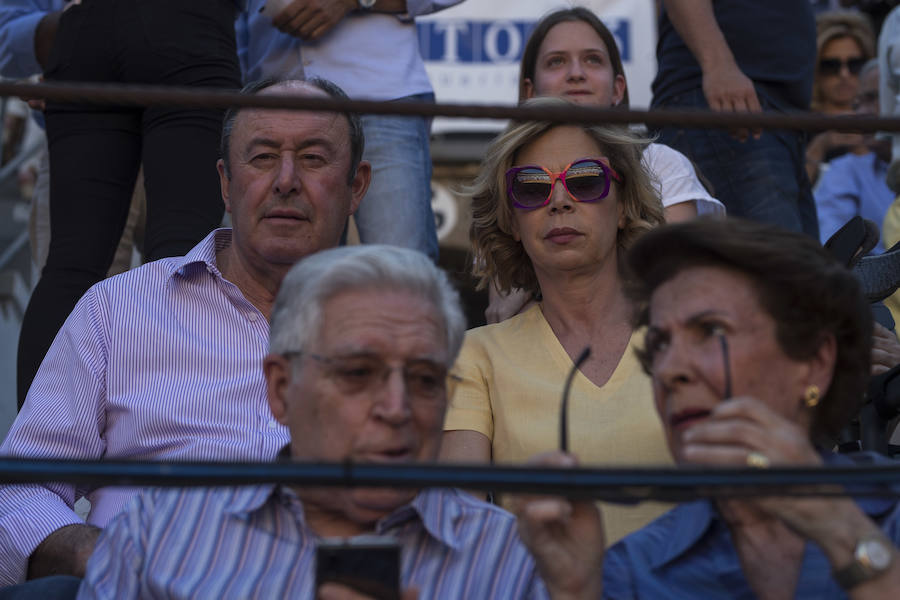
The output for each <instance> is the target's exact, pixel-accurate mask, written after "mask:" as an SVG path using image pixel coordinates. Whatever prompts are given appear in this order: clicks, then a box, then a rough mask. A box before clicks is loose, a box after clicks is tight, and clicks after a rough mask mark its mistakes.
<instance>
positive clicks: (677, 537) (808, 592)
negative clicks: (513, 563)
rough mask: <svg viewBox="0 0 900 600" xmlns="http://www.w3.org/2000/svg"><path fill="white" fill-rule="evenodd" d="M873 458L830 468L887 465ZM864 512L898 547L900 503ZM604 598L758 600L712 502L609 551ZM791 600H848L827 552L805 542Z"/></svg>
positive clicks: (875, 503) (829, 458) (666, 518)
mask: <svg viewBox="0 0 900 600" xmlns="http://www.w3.org/2000/svg"><path fill="white" fill-rule="evenodd" d="M873 456H874V455H871V454H863V453H861V454H859V455H856V456H853V457H850V456H849V455H836V454H829V455H825V456H823V458H824V460H825V462H826V463H828V464H836V465H841V464H851V463H854V462H871V461H873V460H876V461H877V460H882V461H886V460H888V459H886V458H884V457H879V458H873ZM856 502H857V504H858V505H859V507H860V509H862V511H863V512H865V513H866V514H867V515H868V516H869V517H870V518H872V519H873V520H874V521H876V522H877V523H879V524H880V525H881V528H882V530H883V531H884V532H885V534H886V535H887V536H888V537H889V538H890V539H891V540H893V541H894V543H895V544H896V543H898V542H900V504H898V503H897V502H896V501H895V500H885V499H877V498H864V499H857V500H856ZM603 597H604V598H615V599H617V600H619V599H624V598H653V599H665V598H673V599H674V598H678V599H684V598H703V599H704V600H707V599H716V598H722V599H723V600H724V599H726V598H727V599H729V600H732V599H736V600H737V599H744V598H746V599H752V598H756V595H755V594H754V592H753V590H752V589H751V588H750V584H749V583H748V582H747V579H746V577H744V572H743V570H742V569H741V563H740V559H739V558H738V554H737V551H736V550H735V547H734V544H733V543H732V539H731V531H730V530H729V529H728V526H727V525H726V524H725V522H724V521H723V520H722V518H721V517H720V516H719V514H718V512H717V511H716V509H715V506H714V505H713V504H712V503H711V502H710V501H708V500H703V501H697V502H690V503H687V504H681V505H679V506H677V507H676V508H674V509H672V510H670V511H669V512H667V513H666V514H664V515H663V516H661V517H660V518H658V519H657V520H655V521H653V522H652V523H650V524H649V525H647V526H646V527H644V528H643V529H640V530H638V531H636V532H634V533H633V534H631V535H629V536H627V537H626V538H624V539H623V540H621V541H620V542H619V543H617V544H616V545H615V546H613V547H612V548H610V550H609V552H607V555H606V561H605V563H604V569H603ZM794 597H795V598H798V599H807V598H808V599H809V600H814V599H815V600H830V599H835V600H836V599H839V598H847V595H846V594H845V593H844V591H843V590H842V589H841V588H840V587H839V586H838V584H837V583H836V582H835V581H834V579H832V577H831V565H830V564H829V563H828V559H827V558H826V557H825V554H824V553H823V552H822V550H821V549H820V548H819V547H818V546H817V545H816V544H814V543H812V542H807V543H806V547H805V549H804V552H803V562H802V564H801V567H800V577H799V579H798V581H797V589H796V591H795V593H794Z"/></svg>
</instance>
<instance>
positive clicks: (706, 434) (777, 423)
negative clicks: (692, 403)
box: [682, 396, 822, 467]
mask: <svg viewBox="0 0 900 600" xmlns="http://www.w3.org/2000/svg"><path fill="white" fill-rule="evenodd" d="M801 402H802V400H801V399H800V398H798V399H797V403H798V405H799V404H800V403H801ZM682 439H683V445H682V457H683V458H684V460H685V461H687V462H689V463H692V464H702V465H715V466H723V467H739V466H744V465H746V464H747V455H748V454H749V453H751V452H758V453H760V454H762V455H763V456H765V457H766V458H767V459H768V461H769V463H770V464H772V465H793V466H804V465H819V464H822V459H821V458H820V457H819V455H818V453H817V452H816V451H815V449H814V448H813V447H812V444H811V443H810V441H809V436H808V434H807V433H806V431H804V429H803V428H802V427H801V426H800V425H798V424H796V423H794V422H793V421H790V420H788V419H786V418H785V417H783V416H782V415H780V414H778V413H776V412H775V411H774V410H773V409H771V408H769V406H768V405H767V404H765V403H764V402H761V401H759V400H757V399H756V398H750V397H748V396H743V397H736V398H731V399H729V400H726V401H724V402H721V403H719V404H718V405H717V406H716V407H715V408H714V409H713V410H712V412H711V413H710V415H709V417H708V418H706V419H703V420H702V421H700V422H698V423H697V424H696V425H694V426H692V427H690V428H689V429H688V430H687V431H685V432H684V436H683V438H682Z"/></svg>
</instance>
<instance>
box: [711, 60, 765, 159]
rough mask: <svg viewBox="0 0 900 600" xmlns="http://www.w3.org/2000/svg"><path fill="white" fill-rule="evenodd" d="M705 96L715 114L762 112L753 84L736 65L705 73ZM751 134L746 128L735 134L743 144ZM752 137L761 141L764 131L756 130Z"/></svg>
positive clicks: (738, 130)
mask: <svg viewBox="0 0 900 600" xmlns="http://www.w3.org/2000/svg"><path fill="white" fill-rule="evenodd" d="M703 95H704V96H706V102H707V103H708V104H709V107H710V108H711V109H712V110H714V111H715V112H735V113H757V112H762V106H761V105H760V103H759V98H758V97H757V96H756V89H755V88H754V87H753V82H752V81H751V80H750V78H749V77H747V76H746V75H744V73H743V72H742V71H741V70H740V69H739V68H738V66H737V65H736V64H734V63H732V64H730V65H729V66H723V67H719V68H716V69H713V70H710V71H704V73H703ZM749 134H750V132H748V130H747V129H746V128H740V129H737V130H736V131H735V132H734V133H733V135H734V136H735V137H737V138H738V139H739V140H740V141H742V142H743V141H746V140H747V137H748V135H749ZM752 135H753V137H754V139H759V137H760V136H761V135H762V130H760V129H754V130H753V131H752Z"/></svg>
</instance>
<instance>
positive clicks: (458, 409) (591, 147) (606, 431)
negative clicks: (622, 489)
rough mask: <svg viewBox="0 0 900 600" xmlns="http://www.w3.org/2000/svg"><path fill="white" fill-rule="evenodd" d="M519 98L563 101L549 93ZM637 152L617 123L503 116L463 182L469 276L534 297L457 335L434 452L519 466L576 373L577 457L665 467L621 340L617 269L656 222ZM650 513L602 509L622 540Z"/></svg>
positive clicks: (638, 375)
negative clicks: (468, 212)
mask: <svg viewBox="0 0 900 600" xmlns="http://www.w3.org/2000/svg"><path fill="white" fill-rule="evenodd" d="M527 104H528V105H529V106H555V107H565V106H569V104H568V103H567V102H565V101H563V100H559V99H555V98H539V99H535V100H532V101H530V102H528V103H527ZM642 147H643V143H642V141H641V140H640V139H638V138H635V137H634V136H633V135H631V134H630V133H629V132H628V131H627V130H626V129H624V128H612V127H598V126H586V125H585V126H569V125H552V124H548V123H513V124H512V125H510V126H509V127H508V128H507V130H506V131H505V132H504V133H503V134H502V135H501V136H500V137H499V138H497V139H496V140H495V141H494V142H493V144H492V145H491V147H490V148H489V149H488V152H487V154H486V157H487V158H486V159H485V163H484V166H483V168H482V171H481V173H480V175H479V176H478V178H477V180H476V181H475V183H474V185H473V187H472V189H471V190H470V193H471V197H472V211H473V224H472V229H471V238H472V244H473V248H474V252H475V257H476V261H475V264H476V270H477V275H479V276H480V277H481V283H482V285H484V284H487V282H488V281H491V280H495V281H497V282H498V283H499V285H500V287H501V289H509V288H511V287H513V286H515V287H518V288H522V289H524V290H526V291H527V292H529V293H538V292H539V293H540V295H541V301H540V302H539V303H538V304H537V305H535V306H532V307H531V308H529V309H528V310H526V311H525V312H523V313H521V314H519V315H516V316H515V317H513V318H511V319H508V320H507V321H504V322H502V323H498V324H494V325H488V326H486V327H481V328H478V329H474V330H471V331H469V332H468V333H467V335H466V341H465V344H464V346H463V350H462V353H461V355H460V357H459V359H458V361H457V363H456V366H455V368H454V373H455V374H456V375H457V376H458V377H459V378H460V381H459V382H458V383H457V386H456V390H455V393H454V396H453V398H452V400H451V405H450V408H449V412H448V415H447V420H446V423H445V430H448V431H446V433H445V435H444V441H443V444H442V456H443V458H444V459H445V460H448V461H476V462H490V461H492V460H493V461H495V462H505V463H516V462H524V461H525V460H527V459H528V458H529V457H530V456H531V455H533V454H535V453H537V452H541V451H544V450H548V449H551V448H554V447H556V446H557V443H558V439H559V438H558V428H559V426H560V419H559V398H560V395H561V392H562V388H563V385H564V382H565V379H566V375H567V374H568V373H569V372H572V371H573V370H574V375H573V379H572V385H571V401H570V411H571V418H570V419H569V436H568V437H569V438H570V439H571V440H572V447H573V448H574V449H575V450H576V451H577V452H578V453H579V454H581V455H582V456H583V457H584V459H585V460H586V461H588V462H591V463H594V464H615V463H617V464H635V465H637V464H668V463H670V462H671V458H670V456H669V453H668V451H667V449H666V447H665V442H664V439H663V435H662V428H661V426H660V423H659V419H658V418H657V417H656V415H655V413H654V411H653V404H652V400H651V390H650V382H649V379H648V378H647V377H646V375H645V374H644V373H642V372H641V369H640V366H639V365H638V362H637V360H636V358H635V356H634V353H633V351H632V349H631V346H632V344H633V342H634V341H635V340H636V338H635V336H634V332H633V329H632V317H633V310H632V304H631V303H630V302H629V301H628V300H627V298H626V297H625V292H624V280H623V277H622V275H621V258H622V255H623V253H624V251H625V249H627V248H628V247H629V246H630V245H631V244H632V242H633V241H634V240H635V239H637V238H638V237H639V236H640V235H641V234H642V233H644V232H645V231H647V230H649V229H651V228H652V227H654V226H656V225H658V224H660V223H661V222H662V220H663V216H662V205H661V204H660V201H659V198H658V196H657V195H656V192H655V191H654V188H653V185H652V184H651V182H650V180H649V178H648V176H647V174H646V172H645V171H644V169H643V167H642V166H641V154H640V153H641V149H642ZM587 347H590V349H591V352H590V356H589V357H588V358H587V359H586V360H585V361H584V362H583V363H582V364H581V365H580V368H577V369H576V367H577V365H575V363H574V361H575V359H576V358H577V357H579V355H580V354H582V352H583V351H584V349H585V348H587ZM660 510H661V509H660V508H659V507H649V506H648V507H637V508H634V509H621V508H618V507H616V508H613V509H611V511H610V513H609V515H610V519H609V524H608V527H609V531H610V532H611V535H612V536H613V537H615V536H616V535H623V534H624V533H626V532H628V531H632V530H634V529H636V528H637V527H640V526H641V525H643V524H644V523H646V522H648V521H649V520H650V519H651V518H653V516H655V515H656V514H659V512H660Z"/></svg>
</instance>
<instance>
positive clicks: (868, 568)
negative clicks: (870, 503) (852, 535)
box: [832, 536, 893, 590]
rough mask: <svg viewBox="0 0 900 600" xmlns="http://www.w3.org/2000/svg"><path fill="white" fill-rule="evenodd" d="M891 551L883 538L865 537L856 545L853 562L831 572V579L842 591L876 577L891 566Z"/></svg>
mask: <svg viewBox="0 0 900 600" xmlns="http://www.w3.org/2000/svg"><path fill="white" fill-rule="evenodd" d="M892 557H893V550H892V548H891V545H890V544H889V543H888V542H886V541H885V540H884V539H883V538H881V537H878V536H875V537H866V538H863V539H861V540H860V541H859V542H857V544H856V549H855V550H854V552H853V558H854V559H853V562H852V563H850V564H849V565H847V566H846V567H843V568H840V569H836V570H834V571H832V577H834V580H835V581H836V582H837V584H838V585H839V586H841V587H842V588H843V589H844V590H849V589H852V588H854V587H856V586H858V585H859V584H861V583H864V582H866V581H869V580H870V579H874V578H875V577H878V576H879V575H881V574H882V573H884V572H885V571H887V570H888V568H889V567H890V566H891V561H892Z"/></svg>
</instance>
